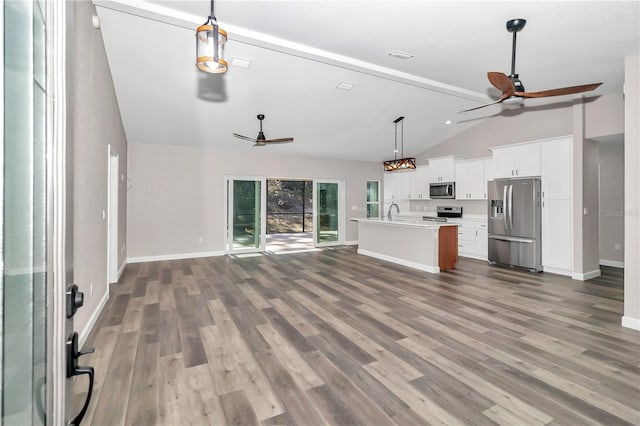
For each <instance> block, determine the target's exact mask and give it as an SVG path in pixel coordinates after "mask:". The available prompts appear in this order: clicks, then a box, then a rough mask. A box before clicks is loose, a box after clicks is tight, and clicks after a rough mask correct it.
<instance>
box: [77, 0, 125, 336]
mask: <svg viewBox="0 0 640 426" xmlns="http://www.w3.org/2000/svg"><path fill="white" fill-rule="evenodd" d="M67 7H73V15H74V19H73V28H72V29H71V34H70V36H71V40H70V41H69V46H68V49H69V52H68V53H69V55H70V57H71V61H72V74H71V76H72V77H70V78H69V81H68V83H67V84H68V85H69V86H70V91H71V93H72V98H71V99H72V102H71V104H72V105H73V107H72V111H70V114H71V115H72V121H73V124H72V126H71V127H72V129H70V131H69V134H70V135H71V138H72V139H73V173H74V176H73V219H74V224H73V234H74V238H73V246H74V250H73V252H74V257H73V265H74V282H75V283H76V284H78V287H79V288H80V291H82V292H84V295H85V302H84V307H82V308H81V309H80V310H78V313H77V314H76V315H75V317H74V328H75V329H76V330H77V331H78V332H79V334H80V338H81V340H82V339H83V338H85V337H86V336H87V334H88V332H89V331H90V326H91V325H92V323H93V322H94V321H95V319H96V317H97V315H98V314H99V313H100V311H99V310H100V308H101V306H100V303H101V302H103V301H105V300H106V298H105V297H106V296H107V295H108V291H109V288H108V284H107V222H106V220H104V219H103V217H102V212H103V211H104V212H105V213H106V211H107V203H108V200H107V188H108V180H107V171H108V150H107V146H108V145H109V144H111V145H112V146H114V147H115V149H116V150H117V151H118V153H119V154H120V161H119V163H120V164H119V168H120V171H121V173H123V174H124V175H125V176H126V173H127V141H126V138H125V134H124V129H123V127H122V121H121V119H120V111H119V109H118V102H117V99H116V96H115V91H114V88H113V82H112V80H111V73H110V71H109V64H108V63H107V58H106V54H105V50H104V44H103V41H102V34H101V32H100V30H96V29H95V28H93V27H92V25H91V16H92V15H93V14H95V13H96V12H95V7H94V6H93V4H92V3H91V2H89V1H75V2H69V3H68V5H67ZM119 194H120V196H119V203H118V206H119V209H118V210H119V211H118V223H119V225H120V227H119V232H118V241H119V245H120V246H121V247H122V245H123V244H124V241H125V236H126V205H127V199H126V184H125V181H122V180H121V181H120V188H119ZM125 258H126V253H121V254H120V259H119V263H122V262H124V260H125ZM91 284H93V294H92V291H91Z"/></svg>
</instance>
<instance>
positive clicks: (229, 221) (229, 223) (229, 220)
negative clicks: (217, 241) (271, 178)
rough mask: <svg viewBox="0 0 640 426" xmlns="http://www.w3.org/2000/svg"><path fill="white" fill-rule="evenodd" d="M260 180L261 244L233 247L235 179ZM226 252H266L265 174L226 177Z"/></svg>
mask: <svg viewBox="0 0 640 426" xmlns="http://www.w3.org/2000/svg"><path fill="white" fill-rule="evenodd" d="M236 180H239V181H240V180H245V181H256V182H257V181H259V182H260V245H259V247H248V248H240V249H234V248H233V236H232V235H231V232H232V227H233V216H232V215H231V210H230V209H231V208H233V203H232V202H231V203H230V200H232V199H233V185H232V183H233V181H236ZM223 193H224V220H223V222H224V252H225V254H240V253H259V252H264V251H265V250H266V247H267V178H266V177H264V176H235V175H228V176H225V177H224V191H223Z"/></svg>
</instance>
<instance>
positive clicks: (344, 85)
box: [336, 81, 355, 90]
mask: <svg viewBox="0 0 640 426" xmlns="http://www.w3.org/2000/svg"><path fill="white" fill-rule="evenodd" d="M353 86H355V84H353V83H348V82H346V81H341V82H340V83H338V85H337V86H336V87H337V88H338V89H340V90H351V89H353Z"/></svg>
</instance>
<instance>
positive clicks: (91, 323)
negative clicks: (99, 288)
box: [78, 287, 109, 348]
mask: <svg viewBox="0 0 640 426" xmlns="http://www.w3.org/2000/svg"><path fill="white" fill-rule="evenodd" d="M108 300H109V288H108V287H107V291H106V292H105V294H104V296H102V300H100V303H98V306H97V307H96V310H95V311H93V314H91V317H90V318H89V321H88V322H87V325H85V326H84V328H83V329H82V331H81V332H80V334H79V335H78V346H79V347H80V348H81V347H82V346H83V345H84V343H85V342H86V341H87V337H89V333H91V330H92V329H93V326H94V325H95V324H96V321H97V320H98V317H99V316H100V314H101V313H102V309H104V305H106V304H107V301H108Z"/></svg>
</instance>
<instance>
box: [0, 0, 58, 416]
mask: <svg viewBox="0 0 640 426" xmlns="http://www.w3.org/2000/svg"><path fill="white" fill-rule="evenodd" d="M0 13H1V14H2V15H3V16H2V18H3V19H2V21H3V22H4V27H3V30H2V32H3V35H2V37H3V39H4V40H10V41H11V42H10V43H2V44H3V45H4V46H3V47H4V51H3V52H2V61H3V63H2V80H3V81H2V83H3V84H2V87H3V89H2V90H3V92H4V102H3V129H2V130H3V140H2V144H3V147H2V148H3V149H2V153H0V156H2V155H3V157H2V160H3V161H2V162H3V173H2V176H1V177H0V179H1V182H2V196H1V197H0V205H1V206H2V208H1V209H0V218H1V221H2V233H1V236H2V244H1V249H0V250H1V253H2V263H0V268H1V269H2V277H1V278H0V289H1V293H0V297H1V298H2V307H1V309H2V315H1V318H2V319H1V320H0V321H1V323H0V326H1V329H2V334H1V336H0V339H1V340H2V351H1V355H0V357H1V361H2V362H1V364H0V365H1V367H0V369H1V370H2V377H1V390H2V408H1V421H0V423H1V424H5V425H7V424H30V425H38V424H44V423H45V410H46V409H47V407H46V397H47V395H46V389H47V386H46V373H47V347H46V342H47V339H46V336H47V329H46V327H47V322H46V319H47V316H46V313H47V310H46V306H47V305H46V302H47V293H46V279H47V271H48V268H47V187H46V176H47V167H46V154H47V150H46V97H47V93H46V88H47V85H46V76H45V51H44V43H45V35H44V34H45V33H44V11H43V10H42V9H41V5H40V4H39V3H35V2H34V3H32V2H25V1H8V2H3V3H2V12H0Z"/></svg>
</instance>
